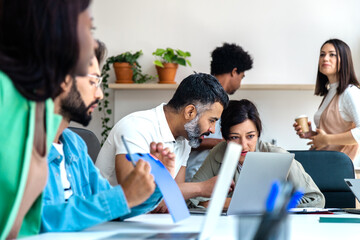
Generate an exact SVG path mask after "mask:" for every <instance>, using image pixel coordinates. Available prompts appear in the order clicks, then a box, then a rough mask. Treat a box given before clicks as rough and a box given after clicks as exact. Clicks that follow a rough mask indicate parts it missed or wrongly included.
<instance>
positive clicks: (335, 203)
mask: <svg viewBox="0 0 360 240" xmlns="http://www.w3.org/2000/svg"><path fill="white" fill-rule="evenodd" d="M289 152H291V153H294V154H295V159H296V160H297V161H299V162H300V163H301V164H302V165H303V167H304V169H305V171H306V172H307V173H308V174H309V175H310V176H311V177H312V179H313V180H314V182H315V183H316V185H317V186H318V187H319V189H320V191H321V192H322V193H323V194H324V196H325V200H326V203H325V207H326V208H354V207H355V197H354V195H353V194H352V192H351V191H350V189H349V187H348V186H347V185H346V183H345V181H344V178H355V171H354V165H353V162H352V161H351V159H350V158H349V157H348V156H347V155H346V154H345V153H342V152H334V151H291V150H290V151H289Z"/></svg>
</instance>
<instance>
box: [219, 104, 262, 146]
mask: <svg viewBox="0 0 360 240" xmlns="http://www.w3.org/2000/svg"><path fill="white" fill-rule="evenodd" d="M247 119H249V120H251V121H252V122H253V123H254V124H255V126H256V129H257V131H258V133H259V136H258V137H260V134H261V131H262V125H261V120H260V115H259V112H258V110H257V109H256V106H255V105H254V104H253V103H252V102H250V101H249V100H247V99H242V100H240V101H238V100H231V101H230V102H229V106H228V107H227V108H226V109H224V111H223V113H222V114H221V133H222V136H223V138H224V139H225V140H229V133H230V128H231V127H232V126H235V125H237V124H239V123H243V122H245V120H247Z"/></svg>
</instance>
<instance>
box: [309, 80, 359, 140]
mask: <svg viewBox="0 0 360 240" xmlns="http://www.w3.org/2000/svg"><path fill="white" fill-rule="evenodd" d="M338 86H339V82H336V83H332V84H330V88H329V92H328V94H327V95H326V97H325V99H324V101H323V104H322V105H321V106H320V108H319V109H318V111H317V112H316V113H315V115H314V122H315V125H316V127H317V128H319V125H320V117H321V114H322V113H323V112H324V110H325V109H326V107H327V106H328V105H329V103H330V102H331V100H332V99H333V97H334V96H335V95H336V89H337V87H338ZM339 111H340V116H341V117H342V119H344V120H345V121H347V122H354V123H355V126H356V127H355V128H353V129H351V133H352V135H353V137H354V139H355V140H356V141H357V142H358V143H359V144H360V89H359V88H358V87H356V86H354V85H349V86H348V87H347V88H346V89H345V91H344V92H343V93H342V94H341V95H340V96H339Z"/></svg>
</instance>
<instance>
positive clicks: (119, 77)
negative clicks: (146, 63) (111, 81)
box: [113, 62, 134, 83]
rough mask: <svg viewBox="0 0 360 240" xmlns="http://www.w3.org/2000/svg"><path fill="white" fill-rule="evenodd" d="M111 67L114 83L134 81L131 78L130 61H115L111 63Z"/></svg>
mask: <svg viewBox="0 0 360 240" xmlns="http://www.w3.org/2000/svg"><path fill="white" fill-rule="evenodd" d="M113 67H114V70H115V75H116V83H134V82H133V80H132V77H133V70H132V68H131V65H130V63H127V62H121V63H118V62H116V63H114V64H113Z"/></svg>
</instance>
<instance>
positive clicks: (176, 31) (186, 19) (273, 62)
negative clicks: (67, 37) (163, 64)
mask: <svg viewBox="0 0 360 240" xmlns="http://www.w3.org/2000/svg"><path fill="white" fill-rule="evenodd" d="M359 10H360V1H358V0H346V1H338V0H316V1H313V0H302V1H291V0H290V1H289V0H272V1H263V0H252V1H244V0H223V1H217V0H171V1H169V0H152V1H149V0H131V1H119V0H94V1H93V4H92V11H93V16H94V24H95V27H96V28H97V29H96V31H95V37H97V38H99V39H101V40H102V41H104V42H105V43H106V45H107V47H108V50H109V56H111V55H115V54H119V53H121V52H124V51H128V50H131V51H137V50H140V49H142V50H143V52H144V56H142V57H141V58H140V61H139V62H140V64H141V65H142V67H143V71H144V72H146V73H150V74H152V75H156V73H155V68H154V66H153V64H152V61H153V60H154V58H153V56H152V55H151V53H152V52H153V51H154V50H155V49H156V48H158V47H163V48H164V47H168V46H169V47H173V48H180V49H182V50H187V51H190V52H191V53H192V57H191V62H192V64H193V66H192V67H186V68H185V67H179V70H178V73H177V77H176V80H177V81H178V82H180V81H181V80H182V79H183V78H184V77H186V76H187V75H189V74H191V73H192V72H193V71H199V72H209V71H210V67H209V65H210V52H211V51H212V50H213V49H214V48H215V47H217V46H220V45H222V43H223V42H230V43H233V42H234V43H237V44H239V45H241V46H243V48H244V49H245V50H247V51H249V53H250V54H251V55H252V56H253V58H254V66H253V69H252V70H251V71H249V72H247V73H246V78H245V79H244V81H243V83H245V84H252V83H255V84H271V83H276V84H302V83H303V84H314V83H315V77H316V69H317V60H318V54H319V48H320V46H321V44H322V43H323V42H324V41H325V40H327V39H329V38H332V37H336V38H340V39H342V40H344V41H345V42H347V43H348V45H349V46H350V48H351V49H352V53H353V60H354V64H355V69H356V72H357V75H358V76H359V77H360V14H359ZM111 76H113V73H111ZM111 81H114V78H113V77H112V78H111ZM172 93H173V91H171V90H156V91H155V90H151V91H144V90H141V91H134V90H128V91H124V90H121V91H116V94H112V97H111V100H112V101H113V99H114V98H115V101H118V103H119V105H120V106H121V107H120V109H117V110H116V115H115V120H116V121H117V120H119V119H120V118H121V117H123V116H124V115H125V114H128V113H130V112H133V111H135V110H141V109H148V108H150V107H154V106H156V105H158V104H159V103H160V102H164V101H165V102H167V101H168V100H169V98H170V97H171V96H172ZM114 95H116V96H115V97H114ZM231 98H232V99H240V98H249V99H250V100H252V101H254V102H255V103H256V105H257V106H258V108H259V111H260V114H261V116H262V120H263V122H264V135H263V138H264V140H271V139H273V138H274V139H277V143H278V145H280V146H283V147H284V148H287V149H305V148H306V144H305V141H304V140H300V139H298V138H297V136H296V135H295V133H294V131H293V129H292V127H291V125H292V123H293V118H294V117H295V116H296V115H299V114H303V113H305V114H308V115H309V116H311V118H312V116H313V114H314V112H315V111H316V109H317V106H318V105H319V103H320V100H321V99H320V98H319V97H315V96H313V93H312V91H253V90H246V91H245V90H240V91H238V92H237V93H236V94H235V95H233V96H231ZM299 99H302V102H301V104H298V102H299ZM113 116H114V115H113ZM89 128H90V129H92V130H93V131H94V132H95V133H96V134H97V135H98V136H100V132H101V129H100V128H101V124H100V119H99V114H98V113H95V114H94V120H93V121H92V123H91V124H90V126H89ZM99 138H100V137H99Z"/></svg>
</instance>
